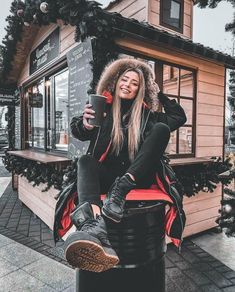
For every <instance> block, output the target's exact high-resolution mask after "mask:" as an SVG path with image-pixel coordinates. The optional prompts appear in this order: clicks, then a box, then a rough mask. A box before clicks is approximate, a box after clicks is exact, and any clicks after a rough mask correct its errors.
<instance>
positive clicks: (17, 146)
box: [15, 101, 21, 150]
mask: <svg viewBox="0 0 235 292" xmlns="http://www.w3.org/2000/svg"><path fill="white" fill-rule="evenodd" d="M15 149H19V150H20V149H21V106H20V101H18V103H17V104H16V106H15Z"/></svg>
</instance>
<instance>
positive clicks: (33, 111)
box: [26, 69, 68, 151]
mask: <svg viewBox="0 0 235 292" xmlns="http://www.w3.org/2000/svg"><path fill="white" fill-rule="evenodd" d="M26 99H27V101H28V115H27V116H28V123H27V124H28V126H27V131H26V136H27V140H28V146H29V147H32V148H41V149H44V150H46V151H67V150H68V70H67V69H66V70H63V71H60V72H59V73H57V74H54V75H52V76H50V77H47V78H44V79H42V80H40V81H37V82H36V83H34V84H33V85H32V86H31V87H29V88H27V90H26Z"/></svg>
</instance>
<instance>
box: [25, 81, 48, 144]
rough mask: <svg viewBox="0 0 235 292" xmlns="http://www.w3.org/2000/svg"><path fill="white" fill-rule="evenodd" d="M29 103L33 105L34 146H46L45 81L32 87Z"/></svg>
mask: <svg viewBox="0 0 235 292" xmlns="http://www.w3.org/2000/svg"><path fill="white" fill-rule="evenodd" d="M29 105H30V107H31V120H32V122H31V123H32V136H33V137H32V140H33V146H34V147H38V148H44V142H45V139H44V133H45V106H44V82H43V81H39V82H38V83H37V84H35V85H34V86H33V87H32V91H31V92H30V94H29Z"/></svg>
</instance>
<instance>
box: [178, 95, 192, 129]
mask: <svg viewBox="0 0 235 292" xmlns="http://www.w3.org/2000/svg"><path fill="white" fill-rule="evenodd" d="M180 105H181V106H182V107H183V109H184V111H185V114H186V117H187V122H186V125H192V123H193V120H192V117H193V101H192V100H189V99H183V98H181V99H180Z"/></svg>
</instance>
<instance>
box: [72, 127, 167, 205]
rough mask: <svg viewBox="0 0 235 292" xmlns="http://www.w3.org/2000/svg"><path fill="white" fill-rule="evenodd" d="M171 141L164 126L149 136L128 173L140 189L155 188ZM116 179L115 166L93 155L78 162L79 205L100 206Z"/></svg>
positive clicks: (156, 128) (152, 131) (153, 130)
mask: <svg viewBox="0 0 235 292" xmlns="http://www.w3.org/2000/svg"><path fill="white" fill-rule="evenodd" d="M169 138H170V129H169V127H168V126H167V125H165V124H163V123H157V124H155V125H154V127H153V128H152V130H151V131H150V132H149V134H148V135H147V137H146V139H145V140H144V142H143V144H142V145H141V147H140V149H139V151H138V153H137V155H136V157H135V159H134V161H133V162H132V163H131V165H130V167H129V168H128V169H127V170H126V172H128V173H130V174H132V175H133V176H134V177H135V180H136V188H139V189H140V188H149V187H150V186H151V185H152V184H153V182H154V179H155V174H156V171H157V166H158V163H159V160H160V158H161V157H162V155H163V154H164V152H165V149H166V147H167V144H168V141H169ZM120 175H121V174H120ZM115 179H116V174H114V172H113V171H112V165H110V166H108V165H104V163H100V162H99V161H98V160H96V159H95V158H94V157H92V156H90V155H83V156H82V157H81V158H80V160H79V162H78V179H77V186H78V199H79V203H83V202H90V203H91V204H96V205H100V194H102V193H107V191H108V190H109V188H110V186H111V185H112V183H113V182H114V181H115Z"/></svg>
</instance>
